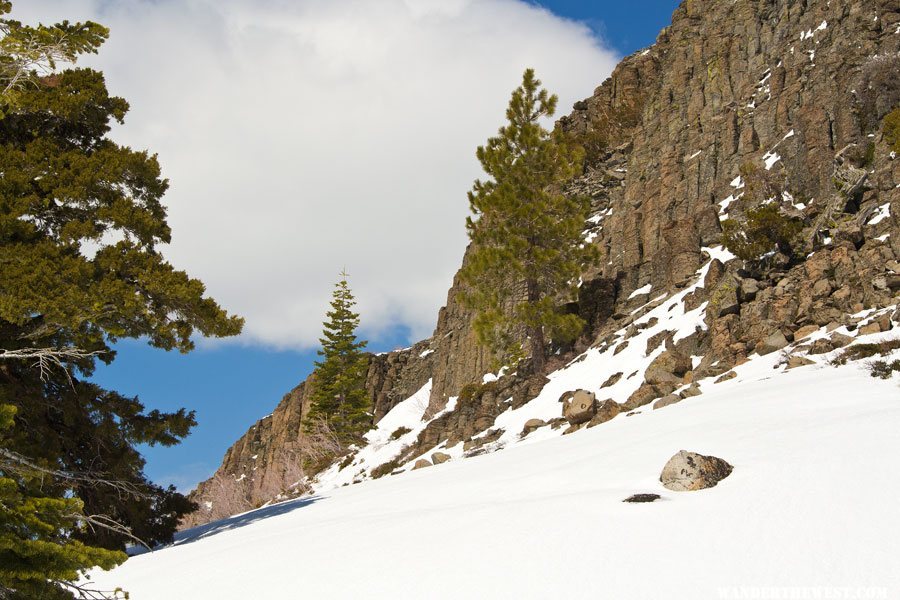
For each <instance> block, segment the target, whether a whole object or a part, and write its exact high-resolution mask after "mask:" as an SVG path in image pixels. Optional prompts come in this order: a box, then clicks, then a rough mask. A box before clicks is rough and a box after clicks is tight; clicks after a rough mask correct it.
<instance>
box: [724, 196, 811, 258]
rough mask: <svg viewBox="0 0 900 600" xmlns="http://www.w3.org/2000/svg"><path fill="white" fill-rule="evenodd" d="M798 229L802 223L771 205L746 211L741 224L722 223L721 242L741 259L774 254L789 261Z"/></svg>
mask: <svg viewBox="0 0 900 600" xmlns="http://www.w3.org/2000/svg"><path fill="white" fill-rule="evenodd" d="M802 230H803V221H802V220H800V219H797V218H793V217H789V216H787V215H784V214H783V213H782V212H781V208H780V207H779V205H778V203H776V202H771V203H769V204H763V205H760V206H757V207H755V208H751V209H750V210H748V211H747V212H746V214H745V215H744V220H743V222H740V221H738V220H736V219H726V220H725V221H723V222H722V243H723V244H724V245H725V247H726V248H728V250H730V251H731V252H733V253H734V255H735V256H737V257H738V258H740V259H741V260H746V261H759V260H762V259H763V258H764V257H765V256H766V255H767V254H769V253H774V252H780V253H781V254H784V255H785V256H787V257H788V258H793V257H794V251H795V246H796V244H797V242H798V240H799V238H800V232H801V231H802Z"/></svg>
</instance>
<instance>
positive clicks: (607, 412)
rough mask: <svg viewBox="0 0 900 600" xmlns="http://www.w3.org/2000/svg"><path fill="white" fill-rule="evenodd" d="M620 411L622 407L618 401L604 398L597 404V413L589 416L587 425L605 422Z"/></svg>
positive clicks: (592, 425)
mask: <svg viewBox="0 0 900 600" xmlns="http://www.w3.org/2000/svg"><path fill="white" fill-rule="evenodd" d="M620 412H622V407H621V406H619V403H618V402H616V401H615V400H604V401H603V402H600V403H599V405H598V406H597V413H596V414H595V415H594V416H593V417H591V420H590V422H589V423H588V427H594V426H596V425H599V424H600V423H606V422H607V421H609V420H610V419H613V418H615V417H616V416H617V415H618V414H619V413H620Z"/></svg>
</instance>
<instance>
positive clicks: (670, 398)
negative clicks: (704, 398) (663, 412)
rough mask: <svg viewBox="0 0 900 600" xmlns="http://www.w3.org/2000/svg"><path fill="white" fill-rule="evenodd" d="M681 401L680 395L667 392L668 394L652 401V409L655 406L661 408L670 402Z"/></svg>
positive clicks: (654, 408)
mask: <svg viewBox="0 0 900 600" xmlns="http://www.w3.org/2000/svg"><path fill="white" fill-rule="evenodd" d="M681 401H682V397H681V396H679V395H677V394H669V395H668V396H663V397H662V398H660V399H659V400H657V401H656V402H654V403H653V410H656V409H657V408H663V407H666V406H669V405H670V404H676V403H678V402H681Z"/></svg>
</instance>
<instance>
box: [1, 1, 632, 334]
mask: <svg viewBox="0 0 900 600" xmlns="http://www.w3.org/2000/svg"><path fill="white" fill-rule="evenodd" d="M13 17H14V18H17V19H20V20H23V21H37V20H41V21H44V22H51V21H56V20H60V19H69V20H73V21H74V20H84V19H93V20H96V21H99V22H101V23H103V24H104V25H107V26H108V27H110V28H111V30H112V33H111V37H110V40H109V42H108V43H107V44H106V45H105V46H104V47H103V48H102V49H101V53H100V55H99V56H97V57H91V58H90V59H89V60H87V61H85V63H86V64H89V65H91V66H96V67H98V68H100V69H102V70H103V71H104V73H105V74H106V77H107V83H108V86H109V88H110V90H111V91H112V92H113V93H115V94H117V95H121V96H124V97H125V98H126V99H127V100H128V101H129V102H130V103H131V107H132V109H131V112H130V113H129V115H128V117H127V118H126V124H125V126H124V127H120V128H117V129H116V130H114V137H115V138H116V139H118V140H120V141H121V142H124V143H127V144H129V145H131V146H133V147H136V148H149V149H150V150H151V151H152V152H156V153H158V154H159V160H160V162H161V164H162V167H163V172H164V174H165V176H166V177H168V178H169V179H170V181H171V188H170V191H169V193H168V194H167V196H166V199H165V202H166V204H167V206H168V207H169V223H170V225H171V226H172V230H173V243H172V245H171V246H170V247H168V248H167V249H166V250H165V251H166V255H167V256H168V257H169V258H170V260H171V261H172V262H173V263H174V264H175V265H176V266H178V267H179V268H184V269H186V270H187V271H188V272H189V273H191V274H192V275H193V276H195V277H199V278H200V279H202V280H203V281H204V282H205V283H206V284H207V286H208V289H209V292H210V293H211V294H212V295H213V296H214V297H215V298H216V299H217V300H218V301H219V302H220V303H222V304H223V305H224V306H226V307H227V308H228V310H230V311H233V312H236V313H238V314H241V315H243V316H244V317H246V319H247V324H246V327H245V333H244V334H243V335H242V336H241V340H242V341H243V342H245V343H252V344H262V345H265V346H269V347H277V348H308V347H310V346H314V345H316V344H317V337H318V335H319V333H320V330H321V321H322V316H323V314H324V311H325V309H326V307H327V303H328V301H329V299H330V295H331V289H332V285H333V283H334V282H335V280H336V278H337V274H338V272H339V271H340V270H341V269H342V268H346V269H347V271H348V272H349V273H350V276H351V285H352V286H353V289H354V292H355V294H356V296H357V299H358V301H359V309H360V311H361V313H362V321H363V328H364V330H365V333H367V334H368V335H370V336H373V337H375V338H376V339H377V337H378V335H379V333H384V332H387V331H389V330H392V329H394V328H396V327H398V326H402V327H407V328H409V329H410V331H411V335H412V336H413V337H414V338H415V339H418V338H421V337H426V336H428V335H430V333H431V331H432V329H433V327H434V324H435V319H436V315H437V309H438V308H439V307H440V306H441V305H442V304H443V303H444V302H445V300H446V293H447V289H448V288H449V285H450V283H451V278H452V276H453V273H454V272H455V271H456V269H457V268H458V266H459V263H460V259H461V257H462V253H463V250H464V248H465V244H466V234H465V227H464V219H465V216H466V214H467V211H468V206H467V201H466V196H465V194H466V191H467V190H468V189H469V188H470V186H471V184H472V181H473V180H474V179H475V178H476V177H478V176H480V175H481V171H480V166H479V165H478V163H477V161H476V160H475V157H474V154H475V148H476V146H478V145H479V144H483V143H484V142H485V140H486V139H487V137H489V136H490V135H493V134H494V133H495V132H496V129H497V128H498V127H499V126H500V125H502V122H503V116H504V110H505V107H506V103H507V100H508V97H509V94H510V92H511V91H512V89H513V88H515V87H516V85H518V83H519V81H520V78H521V74H522V71H523V70H524V69H525V68H526V67H534V68H535V69H536V70H537V73H538V76H539V77H541V79H542V80H543V81H544V83H545V85H546V86H547V87H548V88H549V89H551V90H552V91H554V92H556V93H558V94H559V96H560V107H561V113H565V112H567V111H568V107H570V106H571V105H572V103H573V102H574V101H575V100H578V99H580V98H583V97H586V96H588V95H590V94H591V92H592V91H593V89H594V87H595V86H596V85H598V84H599V83H600V82H601V81H602V80H603V79H604V78H605V77H606V76H607V75H608V74H609V73H610V72H611V70H612V68H613V66H614V64H615V62H616V55H615V53H614V52H613V51H611V50H609V49H607V48H605V47H604V46H603V45H602V43H601V42H600V41H599V40H598V39H597V38H596V37H595V36H594V35H593V34H592V33H591V31H590V30H589V29H588V28H587V27H586V26H584V25H582V24H579V23H576V22H573V21H568V20H565V19H562V18H560V17H557V16H555V15H553V14H551V13H550V12H548V11H547V10H545V9H543V8H541V7H539V6H536V5H533V4H529V3H526V2H521V1H517V0H253V1H251V0H243V1H239V0H154V1H149V0H18V2H15V3H14V8H13Z"/></svg>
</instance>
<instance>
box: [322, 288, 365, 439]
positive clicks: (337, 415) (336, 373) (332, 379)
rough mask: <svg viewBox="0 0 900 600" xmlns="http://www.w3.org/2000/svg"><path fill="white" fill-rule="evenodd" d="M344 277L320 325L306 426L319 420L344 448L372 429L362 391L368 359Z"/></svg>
mask: <svg viewBox="0 0 900 600" xmlns="http://www.w3.org/2000/svg"><path fill="white" fill-rule="evenodd" d="M355 305H356V300H355V298H354V297H353V292H352V291H351V290H350V284H349V283H348V282H347V273H345V272H341V279H340V281H338V283H337V284H335V289H334V292H333V294H332V299H331V310H329V311H328V312H327V313H326V316H327V320H326V321H325V322H324V323H323V324H322V325H323V329H322V337H321V338H319V342H320V343H321V344H322V348H321V350H319V356H321V357H322V359H321V360H319V361H316V370H315V377H314V380H313V392H312V397H311V406H310V411H309V414H308V416H307V423H308V424H309V423H310V422H313V421H316V420H322V421H324V422H325V423H326V424H327V425H328V427H329V428H330V429H331V430H332V431H333V432H334V434H335V435H336V436H337V438H338V440H340V442H341V443H342V444H344V445H347V444H351V443H354V442H357V441H359V439H360V438H361V437H362V434H364V433H365V432H366V431H368V429H369V428H370V427H371V425H372V414H371V412H370V411H371V408H372V407H371V400H370V399H369V395H368V392H367V391H366V373H367V371H368V368H369V356H368V355H367V354H366V353H365V352H363V349H364V348H365V347H366V342H365V341H363V340H358V339H357V337H356V329H357V328H358V327H359V315H358V314H357V313H355V312H354V311H353V307H354V306H355Z"/></svg>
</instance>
